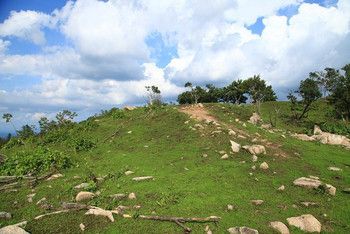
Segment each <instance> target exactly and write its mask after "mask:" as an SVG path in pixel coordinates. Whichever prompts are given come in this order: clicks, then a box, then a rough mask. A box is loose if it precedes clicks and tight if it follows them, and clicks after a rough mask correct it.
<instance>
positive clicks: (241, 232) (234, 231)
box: [227, 227, 259, 234]
mask: <svg viewBox="0 0 350 234" xmlns="http://www.w3.org/2000/svg"><path fill="white" fill-rule="evenodd" d="M227 231H228V232H229V233H230V234H259V232H258V231H257V230H255V229H252V228H249V227H232V228H229V229H227Z"/></svg>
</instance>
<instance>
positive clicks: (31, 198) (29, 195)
mask: <svg viewBox="0 0 350 234" xmlns="http://www.w3.org/2000/svg"><path fill="white" fill-rule="evenodd" d="M34 196H35V193H32V194H28V195H27V200H28V202H33V197H34Z"/></svg>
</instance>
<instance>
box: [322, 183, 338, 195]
mask: <svg viewBox="0 0 350 234" xmlns="http://www.w3.org/2000/svg"><path fill="white" fill-rule="evenodd" d="M325 187H326V191H327V192H328V194H330V195H332V196H335V193H336V191H337V189H336V188H335V187H334V186H333V185H331V184H325Z"/></svg>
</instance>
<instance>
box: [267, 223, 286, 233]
mask: <svg viewBox="0 0 350 234" xmlns="http://www.w3.org/2000/svg"><path fill="white" fill-rule="evenodd" d="M270 227H272V228H273V229H275V230H276V231H277V232H279V233H281V234H289V233H290V232H289V229H288V227H287V226H286V225H285V224H284V223H282V222H279V221H275V222H270Z"/></svg>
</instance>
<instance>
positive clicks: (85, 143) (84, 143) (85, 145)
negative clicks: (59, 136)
mask: <svg viewBox="0 0 350 234" xmlns="http://www.w3.org/2000/svg"><path fill="white" fill-rule="evenodd" d="M73 146H74V149H75V151H76V152H80V151H88V150H90V149H92V148H95V147H96V144H95V142H93V141H91V140H88V139H83V138H82V139H78V140H75V141H74V143H73Z"/></svg>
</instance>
